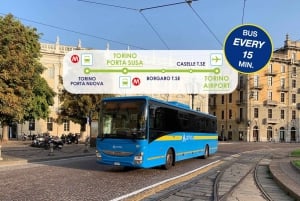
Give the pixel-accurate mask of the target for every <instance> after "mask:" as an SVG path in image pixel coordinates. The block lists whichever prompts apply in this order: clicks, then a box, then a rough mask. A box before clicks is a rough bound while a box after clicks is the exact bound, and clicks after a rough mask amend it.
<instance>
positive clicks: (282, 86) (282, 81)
mask: <svg viewBox="0 0 300 201" xmlns="http://www.w3.org/2000/svg"><path fill="white" fill-rule="evenodd" d="M284 86H285V79H284V78H281V79H280V87H281V88H282V89H284Z"/></svg>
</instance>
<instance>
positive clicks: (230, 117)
mask: <svg viewBox="0 0 300 201" xmlns="http://www.w3.org/2000/svg"><path fill="white" fill-rule="evenodd" d="M228 118H229V119H232V110H231V109H229V111H228Z"/></svg>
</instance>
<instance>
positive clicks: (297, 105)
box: [209, 35, 300, 142]
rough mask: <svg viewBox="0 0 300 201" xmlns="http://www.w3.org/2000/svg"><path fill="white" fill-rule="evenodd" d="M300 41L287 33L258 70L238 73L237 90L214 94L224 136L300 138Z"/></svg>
mask: <svg viewBox="0 0 300 201" xmlns="http://www.w3.org/2000/svg"><path fill="white" fill-rule="evenodd" d="M299 84H300V42H299V41H291V40H290V39H289V37H288V35H287V36H286V40H285V41H284V46H283V47H281V48H280V49H278V50H275V51H274V52H273V56H272V58H271V60H270V62H269V64H268V65H267V66H266V67H265V68H263V69H262V70H260V71H259V72H256V73H252V74H239V83H238V86H237V88H236V90H235V91H234V92H232V93H231V94H224V95H211V96H210V98H209V111H210V113H212V114H215V115H216V116H217V117H218V132H219V134H220V136H221V137H224V138H225V139H228V140H234V141H238V140H241V141H250V142H253V141H263V142H265V141H274V142H300V127H299V126H300V119H299V118H300V116H299V115H300V113H299V111H300V87H299V86H300V85H299Z"/></svg>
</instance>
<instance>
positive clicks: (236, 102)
mask: <svg viewBox="0 0 300 201" xmlns="http://www.w3.org/2000/svg"><path fill="white" fill-rule="evenodd" d="M244 103H245V101H244V100H243V99H241V100H236V101H235V104H237V105H243V104H244Z"/></svg>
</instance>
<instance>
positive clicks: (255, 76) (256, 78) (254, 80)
mask: <svg viewBox="0 0 300 201" xmlns="http://www.w3.org/2000/svg"><path fill="white" fill-rule="evenodd" d="M258 80H259V76H258V75H254V79H253V84H254V87H258V84H259V82H258Z"/></svg>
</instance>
